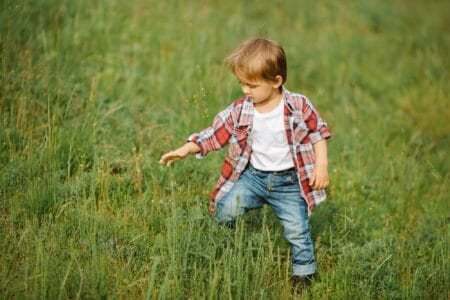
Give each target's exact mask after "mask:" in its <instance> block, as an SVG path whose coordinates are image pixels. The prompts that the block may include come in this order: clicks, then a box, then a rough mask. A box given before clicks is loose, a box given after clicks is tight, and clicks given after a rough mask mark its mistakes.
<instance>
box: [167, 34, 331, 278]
mask: <svg viewBox="0 0 450 300" xmlns="http://www.w3.org/2000/svg"><path fill="white" fill-rule="evenodd" d="M226 61H227V62H228V64H229V65H230V66H231V69H232V71H233V73H234V74H235V75H236V77H237V79H238V80H239V82H240V85H241V88H242V92H243V93H244V96H243V97H242V98H241V99H239V100H237V101H235V102H233V103H232V104H231V105H230V106H228V108H226V109H225V110H224V111H222V112H220V113H219V114H218V115H217V116H216V117H215V119H214V122H213V125H212V126H211V127H208V128H206V129H204V130H202V131H200V132H199V133H195V134H193V135H191V136H190V137H189V138H188V141H187V143H186V144H184V146H182V147H180V148H178V149H176V150H174V151H171V152H168V153H166V154H164V155H163V156H162V158H161V160H160V163H161V164H167V165H169V164H171V163H172V162H173V161H175V160H178V159H182V158H185V157H186V156H188V155H189V154H197V156H198V157H199V158H200V157H203V156H205V155H206V154H207V153H208V152H210V151H214V150H218V149H221V148H222V147H224V146H226V145H228V146H229V147H228V155H227V157H226V158H225V161H224V163H223V167H222V173H221V175H220V177H219V180H218V182H217V185H216V187H215V189H214V190H213V192H212V195H211V201H210V213H211V215H214V212H215V219H216V220H217V222H218V223H219V224H223V225H232V224H233V223H234V222H235V220H236V218H237V217H239V216H240V215H242V214H243V213H245V212H246V211H247V210H250V209H253V208H260V207H262V206H263V205H264V204H269V205H270V206H271V207H272V209H273V211H274V213H275V214H276V216H277V217H278V219H279V220H280V222H281V224H282V226H283V228H284V237H285V239H286V240H287V241H288V242H289V244H290V246H291V250H292V265H293V271H292V273H293V276H292V280H293V281H294V282H295V283H297V284H300V285H308V284H309V283H310V280H311V278H312V275H314V274H315V272H316V269H317V266H316V262H315V259H314V248H313V242H312V239H311V232H310V226H309V221H308V216H309V214H310V213H311V211H312V210H313V208H314V207H315V206H316V205H317V204H318V203H320V202H322V201H324V200H325V196H326V195H325V191H324V189H325V188H326V187H327V186H328V170H327V169H328V167H327V164H328V160H327V145H326V141H325V140H326V139H327V138H329V137H330V136H331V133H330V130H329V129H328V127H327V125H326V123H325V122H324V121H323V120H322V119H321V118H320V116H319V114H318V113H317V111H316V110H315V108H314V107H313V105H312V104H311V102H310V101H309V100H308V99H307V98H306V97H305V96H303V95H300V94H295V93H291V92H289V91H288V90H287V89H285V88H284V86H283V84H284V83H285V82H286V77H287V64H286V55H285V53H284V50H283V48H282V47H281V46H280V45H279V44H278V43H277V42H275V41H271V40H267V39H261V38H257V39H252V40H248V41H245V42H244V43H243V44H241V45H240V47H239V48H237V49H236V50H234V51H233V52H232V53H231V54H230V55H229V57H228V58H227V59H226Z"/></svg>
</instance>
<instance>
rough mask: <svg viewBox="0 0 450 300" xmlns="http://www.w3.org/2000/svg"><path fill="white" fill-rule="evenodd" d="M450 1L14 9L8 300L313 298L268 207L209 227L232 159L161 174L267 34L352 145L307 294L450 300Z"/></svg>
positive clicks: (8, 64)
mask: <svg viewBox="0 0 450 300" xmlns="http://www.w3.org/2000/svg"><path fill="white" fill-rule="evenodd" d="M449 7H450V6H449V4H448V3H447V2H446V1H431V2H430V1H429V2H427V3H426V4H423V3H422V1H395V2H389V3H388V2H386V3H381V2H365V1H344V2H339V3H338V2H323V3H322V2H321V3H316V2H314V1H301V2H298V1H282V2H278V3H276V4H274V3H272V2H268V1H259V2H258V4H257V5H249V4H247V3H246V2H239V3H232V2H221V3H213V2H211V3H204V2H200V1H194V2H192V1H191V2H189V3H187V2H182V1H158V2H155V1H141V0H137V1H53V0H42V1H37V2H36V1H34V2H32V1H19V2H17V1H3V3H2V4H1V5H0V32H1V36H0V45H1V50H0V51H1V52H0V55H1V66H0V68H1V72H0V76H1V77H0V80H1V83H2V85H1V92H0V117H1V120H0V122H1V125H0V199H1V201H0V227H1V234H0V246H1V250H2V253H3V254H2V255H1V256H0V266H1V267H0V278H1V280H0V295H1V297H2V298H48V299H55V298H102V297H107V298H129V299H135V298H146V299H158V298H170V299H173V298H189V299H201V298H208V299H216V298H221V299H222V298H229V299H255V298H256V299H266V298H268V299H280V298H281V299H286V298H290V297H295V296H296V295H295V293H294V294H293V293H292V291H291V288H290V285H289V276H290V270H289V267H290V262H289V259H290V253H289V247H288V245H287V243H286V242H285V241H284V239H283V238H282V233H281V228H280V226H279V224H278V221H277V220H276V218H275V217H274V215H273V214H272V212H271V211H270V209H269V208H267V207H266V208H264V209H263V210H261V211H257V212H251V213H249V214H248V215H247V216H246V217H245V218H244V219H243V220H242V222H241V223H239V226H238V227H237V229H236V230H235V231H232V230H229V229H226V228H220V227H218V226H217V225H216V224H215V223H214V222H213V221H212V220H211V219H210V217H209V216H208V214H207V211H208V210H207V207H208V196H209V193H210V191H211V189H212V187H213V185H214V184H215V180H216V178H217V176H218V172H219V168H220V166H221V160H222V158H223V156H224V153H216V154H211V155H209V156H208V157H207V158H205V159H204V160H203V161H197V160H195V159H187V160H185V161H183V162H179V163H178V164H176V165H174V166H173V167H171V168H165V167H162V166H160V165H159V164H158V160H159V157H160V156H161V154H162V153H164V151H167V150H169V149H171V148H172V147H176V146H178V145H180V144H181V143H183V141H184V140H185V139H186V137H187V136H188V135H189V134H190V133H191V132H193V131H197V130H199V129H202V128H203V127H205V126H207V125H209V124H210V122H211V120H212V118H213V116H214V114H215V113H216V112H218V111H219V110H220V109H222V108H224V107H225V106H226V105H227V104H228V103H230V102H231V101H232V100H234V99H235V98H236V97H238V96H239V95H240V90H239V85H238V84H237V83H236V79H235V78H234V77H233V75H232V73H231V72H229V70H227V68H226V67H225V66H224V64H223V63H222V59H223V57H224V56H225V55H226V54H227V53H228V52H229V51H230V50H231V49H233V48H234V47H235V46H237V44H238V43H239V42H241V41H242V40H243V39H245V38H248V37H251V36H256V35H264V36H269V37H271V38H274V39H277V40H279V41H280V42H281V43H282V44H283V45H284V47H285V49H286V52H287V55H288V64H289V73H288V81H287V88H288V89H290V90H293V91H298V92H301V93H303V94H305V95H307V96H308V97H309V98H311V99H312V101H313V102H314V103H315V104H316V106H317V107H318V108H319V110H320V112H321V114H322V116H323V117H324V119H326V120H327V121H328V123H329V125H330V127H331V129H332V131H333V134H334V136H333V138H332V139H331V140H330V141H329V155H330V167H329V169H330V170H329V171H330V175H331V186H330V187H329V193H328V194H329V201H328V202H326V203H325V204H323V205H321V206H319V207H318V208H317V209H316V211H315V212H314V213H313V215H312V218H311V223H312V229H313V238H314V241H315V246H316V254H317V259H318V264H319V272H320V278H319V279H318V280H317V281H316V282H315V283H314V285H313V286H312V287H311V289H310V290H309V291H308V292H307V293H305V294H304V295H303V296H304V297H306V298H314V299H316V298H319V299H328V298H330V299H367V298H387V299H392V298H394V299H397V298H399V299H417V298H419V299H447V298H448V296H449V286H450V279H449V271H448V270H450V259H449V252H448V238H449V224H448V220H449V217H450V215H449V211H450V207H449V202H448V200H447V199H448V194H449V193H450V185H449V184H448V182H449V170H450V163H449V160H448V153H449V152H450V136H449V134H448V131H449V129H450V126H449V125H448V119H449V117H450V115H449V113H450V110H449V109H448V99H449V96H450V93H449V88H450V87H449V85H448V82H449V72H448V70H450V62H449V59H448V53H449V50H450V42H449V40H450V39H449V38H450V37H449V33H448V13H447V12H448V10H449ZM424 11H426V12H427V13H424Z"/></svg>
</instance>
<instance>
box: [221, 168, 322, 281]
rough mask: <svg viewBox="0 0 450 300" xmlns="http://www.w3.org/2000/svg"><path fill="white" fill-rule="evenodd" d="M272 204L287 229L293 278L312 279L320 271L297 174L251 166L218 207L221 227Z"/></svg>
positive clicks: (285, 230) (285, 235) (286, 237)
mask: <svg viewBox="0 0 450 300" xmlns="http://www.w3.org/2000/svg"><path fill="white" fill-rule="evenodd" d="M264 204H269V205H270V206H271V207H272V210H273V211H274V213H275V214H276V216H277V217H278V219H279V220H280V222H281V224H282V226H283V229H284V238H285V239H286V240H287V241H288V242H289V244H290V246H291V252H292V266H293V270H292V273H293V275H300V276H305V275H311V274H314V273H315V272H316V270H317V266H316V262H315V259H314V247H313V242H312V239H311V231H310V226H309V219H308V209H307V205H306V202H305V200H304V199H303V198H302V197H301V195H300V186H299V184H298V180H297V174H296V172H295V171H294V170H289V171H281V172H266V171H259V170H256V169H254V168H253V167H251V166H249V167H248V168H247V169H246V170H245V171H244V172H243V174H241V177H240V178H239V180H238V182H236V183H235V185H234V186H233V187H232V189H231V190H230V191H229V192H228V193H227V194H226V195H225V196H224V197H223V198H222V199H220V200H219V201H218V202H217V203H216V220H217V222H218V223H219V224H222V225H226V224H231V223H233V222H234V221H235V220H236V218H237V217H239V216H241V215H242V214H243V213H245V212H246V211H248V210H250V209H253V208H261V207H262V206H263V205H264Z"/></svg>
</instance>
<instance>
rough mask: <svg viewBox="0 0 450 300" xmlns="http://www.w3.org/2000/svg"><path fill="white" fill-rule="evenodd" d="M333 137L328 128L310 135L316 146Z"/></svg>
mask: <svg viewBox="0 0 450 300" xmlns="http://www.w3.org/2000/svg"><path fill="white" fill-rule="evenodd" d="M330 137H331V131H330V129H328V127H323V128H322V129H321V130H320V131H316V132H312V133H310V134H309V138H310V139H311V143H312V144H315V143H317V142H320V141H321V140H325V139H329V138H330Z"/></svg>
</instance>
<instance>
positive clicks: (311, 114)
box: [302, 97, 331, 144]
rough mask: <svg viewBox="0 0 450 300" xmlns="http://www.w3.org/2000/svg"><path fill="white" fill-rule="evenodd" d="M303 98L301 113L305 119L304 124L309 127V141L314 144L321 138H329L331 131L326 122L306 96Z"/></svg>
mask: <svg viewBox="0 0 450 300" xmlns="http://www.w3.org/2000/svg"><path fill="white" fill-rule="evenodd" d="M304 100H305V102H304V105H303V109H302V114H303V120H305V123H306V126H307V127H308V129H309V137H310V139H311V143H312V144H315V143H317V142H319V141H321V140H324V139H329V138H330V137H331V131H330V129H329V128H328V126H327V123H326V122H324V120H322V118H321V117H320V115H319V113H318V112H317V110H316V109H315V107H314V105H313V104H312V103H311V101H310V100H309V99H308V98H306V97H304Z"/></svg>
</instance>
